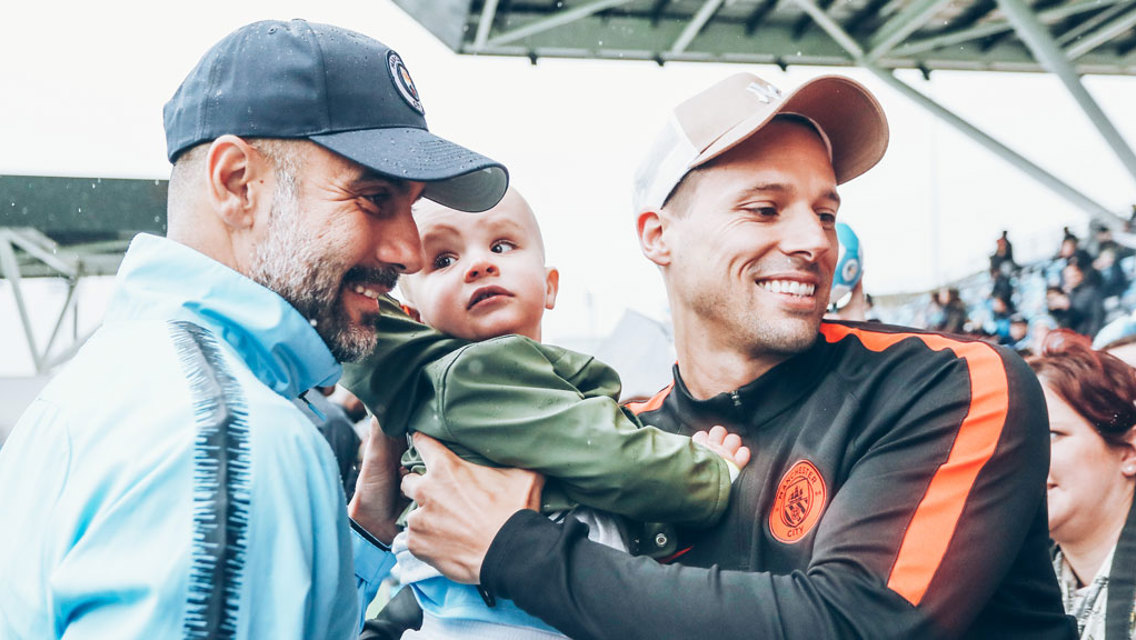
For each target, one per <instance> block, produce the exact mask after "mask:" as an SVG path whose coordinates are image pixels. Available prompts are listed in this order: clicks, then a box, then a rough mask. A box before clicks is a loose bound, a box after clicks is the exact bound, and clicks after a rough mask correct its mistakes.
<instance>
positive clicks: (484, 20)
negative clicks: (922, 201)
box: [473, 0, 497, 49]
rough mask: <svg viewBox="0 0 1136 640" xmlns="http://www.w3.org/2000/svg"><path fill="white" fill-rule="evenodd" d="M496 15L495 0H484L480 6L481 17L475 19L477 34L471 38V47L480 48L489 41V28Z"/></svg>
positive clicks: (491, 26)
mask: <svg viewBox="0 0 1136 640" xmlns="http://www.w3.org/2000/svg"><path fill="white" fill-rule="evenodd" d="M496 17H497V0H485V6H484V7H482V8H481V18H479V19H478V20H477V35H476V36H474V38H473V48H474V49H481V48H484V47H485V43H486V42H489V30H490V29H492V28H493V20H494V19H496Z"/></svg>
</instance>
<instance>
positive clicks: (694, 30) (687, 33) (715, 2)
mask: <svg viewBox="0 0 1136 640" xmlns="http://www.w3.org/2000/svg"><path fill="white" fill-rule="evenodd" d="M724 1H725V0H706V2H704V3H702V6H701V7H700V8H699V9H698V13H696V14H694V17H693V18H691V20H690V22H689V23H687V25H686V28H685V29H683V30H682V33H681V34H679V36H678V39H677V40H675V41H674V44H672V45H671V49H670V51H671V53H672V54H673V53H682V52H683V51H686V48H687V47H689V46H690V43H691V42H693V41H694V38H695V37H696V36H697V35H698V32H699V31H702V27H704V26H706V23H707V22H710V18H713V17H714V14H715V13H716V12H717V11H718V8H719V7H721V6H722V2H724Z"/></svg>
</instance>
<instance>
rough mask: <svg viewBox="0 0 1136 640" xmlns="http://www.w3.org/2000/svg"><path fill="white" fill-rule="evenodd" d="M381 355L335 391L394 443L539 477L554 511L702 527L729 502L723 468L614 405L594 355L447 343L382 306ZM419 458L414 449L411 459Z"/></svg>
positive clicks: (521, 344) (613, 388) (352, 367)
mask: <svg viewBox="0 0 1136 640" xmlns="http://www.w3.org/2000/svg"><path fill="white" fill-rule="evenodd" d="M381 307H382V318H381V320H380V321H379V343H378V348H377V349H376V350H375V352H374V353H372V354H371V355H370V356H369V357H368V358H367V359H365V360H363V361H361V362H358V363H355V364H349V365H345V367H344V375H343V379H342V384H343V385H344V386H345V387H347V389H349V390H350V391H351V392H352V393H354V394H355V395H356V396H358V397H359V399H360V400H362V401H363V403H364V404H365V405H366V406H367V408H368V409H369V410H370V411H371V412H372V413H373V414H374V415H375V416H376V417H377V418H378V420H379V424H380V425H382V428H383V430H384V431H385V432H386V433H387V435H390V436H400V435H404V434H407V433H410V432H413V431H421V432H422V433H425V434H427V435H430V436H433V437H434V438H437V439H438V440H441V441H442V442H444V443H445V444H446V445H447V446H448V447H449V448H450V449H451V450H452V451H453V452H454V453H456V454H457V455H459V456H461V457H462V458H464V459H466V460H470V461H472V462H475V463H478V464H482V465H488V466H501V467H520V468H525V469H532V470H534V471H538V472H540V473H542V474H544V475H545V477H546V483H545V488H544V492H543V498H542V504H543V507H544V511H546V512H551V511H557V510H561V509H566V508H571V507H573V506H575V505H576V504H582V505H585V506H589V507H592V508H595V509H600V510H603V511H608V512H612V513H616V514H620V515H623V516H627V517H629V518H632V519H635V520H639V521H646V522H669V523H674V524H682V525H689V526H694V527H705V526H709V525H710V524H712V523H714V522H715V521H716V520H717V519H718V517H719V516H721V514H722V512H723V511H724V510H725V508H726V505H727V502H728V500H729V495H730V474H729V469H728V467H727V464H726V462H725V461H724V460H723V459H722V458H720V457H719V456H718V455H716V454H715V453H713V452H712V451H710V450H709V449H707V448H705V447H702V446H700V445H696V444H694V443H693V442H691V440H690V438H687V437H684V436H679V435H675V434H671V433H667V432H664V431H660V430H658V429H656V428H654V427H644V426H643V425H642V423H641V422H640V421H639V419H638V418H637V417H635V416H634V415H633V414H632V413H631V412H630V411H628V410H626V409H625V408H623V407H621V406H620V405H619V404H618V402H617V398H618V397H619V390H620V383H619V376H618V374H616V372H615V371H614V370H612V369H611V368H610V367H608V366H607V365H605V364H603V363H601V362H599V361H598V360H596V359H595V358H593V357H591V356H587V355H584V354H580V353H576V352H574V351H569V350H567V349H562V348H560V347H554V346H551V345H545V344H541V343H539V342H536V341H533V340H530V339H528V338H524V337H521V336H517V335H507V336H501V337H498V338H492V339H489V340H484V341H481V342H470V341H466V340H461V339H457V338H453V337H450V336H447V335H445V334H442V333H439V332H437V331H434V330H433V329H431V328H429V327H427V326H426V325H423V324H421V323H418V322H415V321H414V320H412V319H411V318H410V317H409V316H407V315H406V314H405V313H404V312H403V311H402V309H401V308H399V306H398V304H397V303H396V302H395V301H394V300H392V299H389V298H385V297H384V299H383V300H382V301H381ZM408 456H409V457H410V459H409V460H408V459H406V458H404V460H403V462H404V463H408V462H409V463H412V464H413V463H414V462H415V460H416V453H415V452H413V451H410V452H408Z"/></svg>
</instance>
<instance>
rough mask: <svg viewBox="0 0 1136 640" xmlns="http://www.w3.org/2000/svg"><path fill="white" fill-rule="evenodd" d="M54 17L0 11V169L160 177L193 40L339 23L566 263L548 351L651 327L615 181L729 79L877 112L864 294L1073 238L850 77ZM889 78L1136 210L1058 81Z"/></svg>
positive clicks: (925, 122)
mask: <svg viewBox="0 0 1136 640" xmlns="http://www.w3.org/2000/svg"><path fill="white" fill-rule="evenodd" d="M68 4H69V6H67V7H65V8H64V7H61V6H60V5H59V4H56V3H48V2H34V1H27V0H25V1H20V2H13V3H9V4H8V6H6V8H5V11H4V13H5V20H4V25H5V30H4V31H5V34H4V37H3V38H0V173H5V174H34V175H71V176H98V177H147V178H154V177H160V178H165V177H167V175H168V170H169V167H168V163H167V162H166V159H165V146H164V145H165V142H164V140H165V139H164V135H163V131H162V121H161V108H162V105H163V104H164V103H165V101H166V100H167V99H168V98H169V97H170V96H171V95H172V94H173V92H174V90H175V89H176V87H177V85H178V84H179V83H180V82H181V80H182V78H183V77H184V76H185V74H186V73H187V72H188V71H189V69H190V68H191V67H192V66H193V64H195V62H196V61H197V59H198V58H199V57H200V56H201V54H202V53H203V52H204V51H205V50H206V49H207V48H208V47H209V46H211V45H212V44H213V43H214V42H216V41H217V40H218V39H220V38H221V37H223V36H224V35H225V34H226V33H228V32H230V31H232V30H233V29H235V28H237V27H238V26H240V25H242V24H244V23H246V22H250V21H253V20H258V19H264V18H283V19H287V18H292V17H304V18H307V19H309V20H313V21H320V22H330V23H334V24H338V25H341V26H344V27H348V28H351V29H354V30H356V31H360V32H362V33H365V34H368V35H371V36H373V37H375V38H377V39H379V40H382V41H383V42H385V43H386V44H388V45H390V46H392V47H393V48H395V49H396V50H397V51H399V53H400V54H401V55H402V57H403V59H404V60H405V61H406V63H407V66H408V68H409V69H410V72H411V74H412V75H413V76H414V79H415V82H416V84H417V86H418V89H419V91H420V93H421V95H422V98H423V103H424V105H425V107H426V115H427V120H428V122H429V124H430V127H431V129H432V130H433V131H434V132H436V133H439V134H441V135H443V136H446V137H448V138H450V139H452V140H454V141H456V142H459V143H461V144H464V145H466V146H468V147H471V148H473V149H475V150H477V151H480V152H482V153H484V154H486V155H489V156H491V157H494V158H496V159H498V160H500V161H502V162H504V163H505V164H506V165H507V166H508V167H509V169H510V172H511V174H512V177H513V184H514V185H516V186H517V187H518V188H519V189H520V190H521V191H522V193H524V194H525V195H526V197H527V198H528V199H529V201H530V202H531V203H532V205H533V207H534V209H535V210H536V212H537V215H538V217H539V218H540V221H541V224H542V227H543V229H544V233H545V237H546V242H547V244H548V252H549V259H550V261H551V262H552V263H553V264H555V265H556V266H558V267H559V268H560V270H561V283H562V293H561V297H560V301H559V304H558V309H557V310H556V311H554V312H552V313H551V314H549V316H548V317H547V321H546V328H545V334H546V339H548V340H550V341H552V342H556V341H558V340H568V339H569V338H570V337H573V336H579V335H597V334H602V333H606V332H607V331H608V330H610V329H611V327H612V326H613V325H614V323H615V322H616V321H617V320H618V318H619V317H620V315H621V314H622V313H623V310H624V308H626V307H632V308H636V309H639V310H640V311H642V312H643V313H645V314H647V315H650V316H654V317H662V316H663V314H664V310H665V297H664V295H663V290H662V286H661V282H660V280H659V278H658V276H657V275H656V273H655V271H654V269H653V268H652V267H651V266H649V264H648V263H647V261H646V260H645V259H644V258H642V257H641V256H640V254H639V252H638V248H637V245H636V243H635V240H634V235H633V227H632V218H631V214H630V183H631V175H632V173H633V171H634V168H635V166H636V165H637V164H638V162H639V157H640V154H641V153H642V151H643V150H644V149H645V148H646V146H647V144H648V142H649V140H650V139H651V138H652V137H653V135H654V133H655V132H656V130H657V129H658V128H659V127H660V126H661V124H662V123H663V121H664V119H665V117H666V112H667V110H668V109H669V108H670V107H671V106H673V105H674V104H676V103H678V102H679V101H681V100H682V99H684V98H685V97H687V96H689V95H691V94H693V93H695V92H697V91H698V90H700V89H702V88H703V87H705V86H708V85H710V84H712V83H713V82H715V81H717V80H719V79H720V78H722V77H724V76H725V75H727V74H729V73H733V72H735V71H738V70H742V69H749V70H752V71H754V72H756V73H758V74H759V75H761V76H763V77H765V78H766V79H768V80H770V81H772V82H774V83H775V84H777V85H779V86H780V87H781V88H782V89H790V88H792V87H793V86H795V85H796V84H798V83H799V82H800V81H801V80H802V79H805V78H808V77H812V76H814V75H818V74H820V73H824V72H833V71H835V72H837V73H843V74H846V75H850V76H852V77H854V78H856V79H858V80H860V81H862V82H864V83H865V84H866V85H868V86H869V87H870V88H871V89H872V90H873V91H874V92H875V93H876V95H877V97H878V98H879V100H880V102H881V103H882V104H883V105H884V109H885V110H886V111H887V113H888V116H889V120H890V123H891V129H892V141H891V148H890V149H889V152H888V155H887V156H886V157H885V159H884V160H883V162H882V163H881V164H880V165H879V166H878V167H876V168H875V169H874V170H873V171H871V172H869V173H868V174H867V175H865V176H864V177H861V178H859V179H857V180H855V181H853V182H852V183H850V184H848V185H845V186H844V187H842V189H841V191H842V196H843V199H844V203H845V204H844V205H843V208H842V210H841V217H842V219H844V220H845V221H847V222H849V223H850V224H852V226H853V228H854V229H855V230H856V231H857V233H858V234H859V235H860V238H861V243H862V245H864V246H865V247H866V249H865V251H866V256H867V257H866V264H867V269H866V275H865V283H866V285H867V290H868V291H869V292H872V293H890V292H897V291H912V290H921V289H927V288H930V287H932V286H933V285H935V284H936V283H938V282H940V281H942V280H943V279H945V278H951V277H957V276H961V275H965V274H967V273H970V272H973V271H976V270H978V269H981V268H983V267H984V265H985V260H986V255H987V254H988V253H990V252H991V251H992V250H993V246H994V238H995V237H996V236H997V235H998V234H999V233H1000V230H1001V229H1003V228H1008V229H1009V230H1010V238H1011V240H1012V241H1013V242H1014V245H1015V252H1016V254H1017V255H1018V256H1019V258H1027V259H1028V258H1036V257H1040V256H1041V255H1043V254H1048V253H1050V252H1052V251H1053V250H1055V248H1056V246H1057V243H1058V240H1059V238H1060V229H1061V227H1062V226H1063V225H1067V224H1068V225H1073V226H1074V227H1075V228H1077V227H1080V228H1081V229H1083V228H1084V226H1085V225H1086V224H1087V219H1086V218H1085V217H1084V216H1083V215H1082V214H1081V213H1080V212H1079V211H1077V210H1076V209H1074V208H1073V207H1072V206H1071V205H1068V204H1066V203H1065V201H1064V200H1062V199H1060V198H1059V197H1058V196H1056V195H1053V194H1052V193H1051V192H1050V191H1048V190H1047V189H1045V188H1044V187H1042V186H1041V185H1039V184H1038V183H1036V182H1034V181H1032V180H1031V179H1030V178H1028V177H1025V176H1024V175H1023V174H1021V173H1020V172H1018V171H1017V170H1016V169H1014V168H1012V167H1010V166H1009V165H1007V164H1006V163H1004V162H1003V161H1001V160H999V159H998V158H996V157H994V156H993V155H992V154H990V153H989V152H987V151H986V150H985V149H983V148H981V147H979V146H978V145H977V144H975V143H973V142H970V141H969V140H968V139H966V138H965V137H963V136H962V135H960V134H958V133H956V132H955V131H954V130H953V129H951V128H949V127H948V126H947V125H945V124H941V123H940V122H939V121H937V120H936V119H934V118H933V117H932V116H931V115H929V114H927V113H926V112H924V111H923V110H921V109H920V108H918V107H916V106H914V105H913V104H911V103H910V102H908V101H907V99H906V98H904V97H903V96H901V95H899V94H897V93H895V92H894V91H892V90H890V89H889V88H887V87H886V86H884V85H882V84H881V83H880V82H878V81H877V80H875V78H873V77H872V76H871V75H869V74H867V73H864V72H860V71H858V70H856V69H839V70H831V69H827V70H826V69H819V68H815V67H792V68H790V69H789V72H788V73H783V72H781V71H780V70H779V69H777V68H776V67H766V66H755V65H745V66H742V65H716V64H693V63H687V64H679V63H674V64H667V65H666V66H665V67H664V68H659V67H658V66H657V65H655V64H654V63H653V62H614V61H603V62H591V61H574V60H541V61H540V62H539V64H538V65H536V66H533V65H531V64H530V63H529V62H528V60H525V59H512V58H496V57H485V58H480V57H472V56H458V55H456V54H453V53H451V52H450V51H449V50H448V49H447V48H446V47H445V46H444V45H442V44H441V43H440V42H439V41H437V40H436V39H435V38H434V37H433V36H432V35H431V34H429V33H428V32H427V31H426V30H425V28H423V27H421V26H420V25H419V24H418V23H416V22H415V21H413V20H412V19H411V18H409V17H408V16H407V15H406V14H405V13H403V12H402V10H400V9H398V8H397V7H395V6H394V5H393V4H392V3H390V2H387V1H383V0H378V1H371V2H359V1H357V0H356V1H352V2H348V1H344V0H322V1H321V2H319V3H312V2H300V1H298V0H279V1H273V2H266V1H264V0H246V1H244V2H232V1H231V0H229V1H226V2H221V1H219V0H198V1H195V2H182V3H156V2H142V1H114V0H111V1H108V2H99V3H77V2H76V3H68ZM900 75H901V78H902V79H904V80H906V81H908V82H910V83H913V84H914V85H915V86H917V87H918V88H920V89H921V90H923V91H924V92H926V93H928V94H929V95H931V96H932V97H933V98H935V99H936V100H938V101H939V102H941V103H942V104H944V105H946V106H948V107H950V108H952V109H954V110H955V111H956V112H957V113H958V114H960V115H961V116H963V117H964V118H966V119H968V120H970V121H971V122H973V123H974V124H976V125H978V126H979V127H980V128H982V129H984V130H986V131H987V132H988V133H990V134H992V135H993V136H994V137H996V138H998V139H999V140H1001V141H1003V142H1004V143H1006V144H1007V145H1009V146H1010V147H1011V148H1014V149H1015V150H1017V151H1019V152H1020V153H1022V154H1023V155H1025V156H1027V157H1030V158H1031V159H1033V160H1034V161H1035V162H1037V163H1038V164H1040V165H1041V166H1043V167H1044V168H1046V169H1047V170H1049V171H1051V172H1052V173H1055V174H1057V175H1058V176H1060V177H1061V178H1063V179H1064V180H1066V181H1067V182H1069V183H1071V184H1072V185H1073V186H1075V187H1077V188H1079V189H1081V190H1082V191H1083V192H1084V193H1086V194H1087V195H1089V196H1090V197H1091V198H1094V199H1096V200H1097V201H1098V202H1100V203H1102V204H1103V205H1105V206H1107V207H1109V208H1110V209H1112V210H1114V211H1117V212H1118V213H1124V214H1125V215H1127V211H1128V207H1129V205H1131V204H1133V203H1136V179H1134V178H1133V177H1132V176H1130V175H1129V174H1128V173H1127V172H1126V171H1125V170H1124V169H1123V167H1122V166H1121V164H1120V163H1119V161H1118V160H1116V158H1115V157H1114V156H1113V155H1112V153H1111V151H1110V149H1109V148H1108V147H1107V146H1106V145H1105V144H1104V142H1103V141H1102V140H1101V138H1100V136H1099V135H1098V134H1097V132H1096V130H1095V129H1094V128H1093V127H1092V126H1091V124H1090V123H1089V122H1088V120H1087V119H1086V118H1085V117H1084V116H1083V115H1082V114H1081V112H1080V111H1079V110H1078V109H1077V108H1076V106H1075V104H1074V103H1073V100H1072V99H1071V98H1070V97H1069V96H1068V94H1067V93H1066V92H1065V91H1064V88H1063V87H1062V86H1061V85H1060V83H1059V82H1058V81H1057V80H1056V78H1053V77H1051V76H1048V75H1041V74H1029V75H1027V74H974V73H961V72H953V73H945V72H936V73H935V74H934V75H933V76H932V81H931V82H929V83H928V82H924V81H923V80H922V78H921V77H920V76H919V74H918V73H906V72H902V73H901V74H900ZM1086 85H1087V87H1088V88H1089V90H1090V92H1092V94H1093V95H1094V96H1095V97H1096V99H1097V100H1098V102H1099V103H1100V104H1101V106H1102V107H1103V109H1104V110H1105V112H1106V113H1108V114H1109V116H1110V117H1111V118H1112V119H1113V122H1114V124H1115V125H1116V126H1117V128H1119V129H1120V131H1121V132H1122V134H1123V135H1124V136H1125V137H1126V138H1127V140H1129V141H1130V142H1136V118H1134V117H1133V115H1132V114H1134V113H1136V78H1114V77H1091V78H1088V79H1086ZM31 288H33V289H36V290H37V291H36V293H34V294H33V303H34V304H35V305H36V307H37V313H36V316H37V324H40V325H41V329H40V331H41V333H42V334H43V336H42V337H41V338H40V341H41V343H42V341H43V340H44V339H45V338H46V335H47V333H49V332H50V329H51V323H52V322H53V321H54V317H53V316H52V315H51V310H52V309H54V308H55V306H56V305H57V304H61V303H62V295H61V294H60V293H58V289H57V288H53V287H52V286H45V285H43V284H40V285H38V286H33V287H31ZM103 289H105V287H104V286H103V285H99V284H93V285H91V286H90V287H89V289H88V291H89V292H88V294H87V295H88V297H90V296H94V297H95V298H96V299H95V300H94V302H85V304H84V309H86V310H87V311H85V314H84V317H83V318H81V324H90V323H93V322H95V321H97V312H98V309H99V308H100V306H99V305H100V296H102V295H103V294H102V293H101V291H102V290H103ZM91 310H94V311H91ZM92 315H93V317H87V316H92ZM19 331H20V329H19V325H18V323H17V317H16V313H15V304H14V302H13V301H12V297H11V294H10V291H9V290H8V288H7V283H0V336H5V337H4V338H3V340H2V341H0V354H3V355H2V356H0V375H6V374H12V373H16V372H17V371H21V372H23V371H24V370H26V369H28V368H29V367H30V364H29V363H30V360H28V359H26V358H25V355H24V352H26V347H25V346H24V344H23V342H22V334H20V333H19Z"/></svg>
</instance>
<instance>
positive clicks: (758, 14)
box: [745, 0, 777, 36]
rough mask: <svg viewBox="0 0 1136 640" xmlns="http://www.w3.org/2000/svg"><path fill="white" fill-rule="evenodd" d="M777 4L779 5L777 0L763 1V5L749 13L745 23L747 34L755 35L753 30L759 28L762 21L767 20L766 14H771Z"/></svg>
mask: <svg viewBox="0 0 1136 640" xmlns="http://www.w3.org/2000/svg"><path fill="white" fill-rule="evenodd" d="M775 6H777V0H765V2H762V3H761V6H759V7H758V8H756V9H754V10H753V13H751V14H749V17H748V18H746V23H745V32H746V35H747V36H751V35H753V32H754V31H756V30H757V28H758V27H759V26H761V23H762V21H763V20H765V16H767V15H769V12H770V11H772V10H773V7H775Z"/></svg>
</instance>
